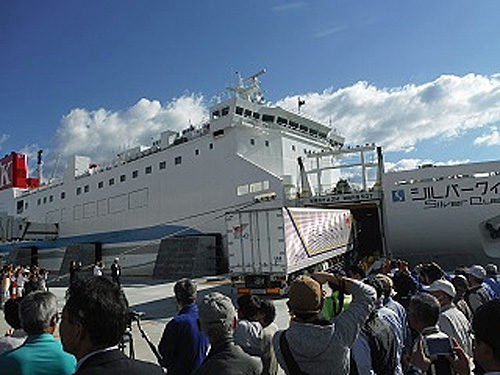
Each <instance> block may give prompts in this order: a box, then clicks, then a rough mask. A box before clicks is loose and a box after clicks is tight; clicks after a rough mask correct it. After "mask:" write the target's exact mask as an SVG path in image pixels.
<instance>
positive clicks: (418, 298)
mask: <svg viewBox="0 0 500 375" xmlns="http://www.w3.org/2000/svg"><path fill="white" fill-rule="evenodd" d="M439 313H440V305H439V301H438V300H437V298H436V297H434V296H432V295H430V294H427V293H422V294H417V295H415V296H413V297H412V299H411V300H410V306H409V311H408V318H409V323H410V327H411V328H413V329H414V330H415V331H416V332H418V334H419V335H418V337H417V338H416V340H415V344H414V347H413V351H412V353H411V355H410V358H409V363H408V365H409V370H408V371H407V372H406V373H407V374H427V375H452V374H454V373H455V372H454V369H453V367H452V363H451V362H452V360H453V357H454V352H453V345H452V340H451V338H450V337H449V336H448V335H447V334H446V333H444V332H441V331H440V330H439V328H438V326H437V324H438V320H439Z"/></svg>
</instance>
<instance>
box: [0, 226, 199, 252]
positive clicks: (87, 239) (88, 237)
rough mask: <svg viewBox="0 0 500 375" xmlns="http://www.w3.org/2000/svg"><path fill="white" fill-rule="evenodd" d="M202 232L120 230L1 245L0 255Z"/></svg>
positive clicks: (173, 228) (169, 228)
mask: <svg viewBox="0 0 500 375" xmlns="http://www.w3.org/2000/svg"><path fill="white" fill-rule="evenodd" d="M201 233H202V232H200V231H198V230H196V229H192V228H189V227H184V226H179V225H155V226H153V227H147V228H138V229H127V230H118V231H112V232H103V233H92V234H84V235H79V236H73V237H64V238H58V239H56V240H46V241H20V242H8V243H0V253H5V252H9V251H11V250H13V249H15V248H29V247H37V248H38V249H53V248H58V247H66V246H70V245H76V244H85V243H94V242H100V243H103V244H118V243H127V242H138V241H149V240H159V239H162V238H164V237H167V236H171V235H174V236H175V235H179V236H180V235H194V234H201Z"/></svg>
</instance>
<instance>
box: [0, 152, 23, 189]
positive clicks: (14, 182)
mask: <svg viewBox="0 0 500 375" xmlns="http://www.w3.org/2000/svg"><path fill="white" fill-rule="evenodd" d="M27 176H28V159H27V157H26V155H24V154H18V153H15V152H12V153H11V154H10V155H7V156H6V157H4V158H3V159H1V160H0V190H3V189H8V188H12V187H17V188H27V187H28V182H27V181H26V179H27Z"/></svg>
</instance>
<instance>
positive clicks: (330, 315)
mask: <svg viewBox="0 0 500 375" xmlns="http://www.w3.org/2000/svg"><path fill="white" fill-rule="evenodd" d="M351 300H352V296H351V295H350V294H344V307H343V308H342V311H344V310H345V309H347V308H348V307H349V305H350V304H351ZM338 305H339V292H338V291H337V290H336V291H334V292H332V294H331V295H330V296H328V297H326V298H325V304H324V306H323V317H324V318H325V319H326V320H328V321H329V322H332V321H333V320H334V319H335V318H336V317H337V315H338V314H335V310H338V308H337V306H338ZM342 311H340V312H342Z"/></svg>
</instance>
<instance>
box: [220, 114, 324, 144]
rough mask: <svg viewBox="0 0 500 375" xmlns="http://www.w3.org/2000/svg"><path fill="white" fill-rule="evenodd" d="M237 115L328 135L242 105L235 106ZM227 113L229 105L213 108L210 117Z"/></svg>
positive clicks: (313, 133) (321, 136)
mask: <svg viewBox="0 0 500 375" xmlns="http://www.w3.org/2000/svg"><path fill="white" fill-rule="evenodd" d="M234 112H235V113H236V114H237V115H239V116H243V117H252V118H254V119H256V120H260V119H262V121H263V122H275V120H276V123H277V124H278V125H283V126H288V127H290V128H292V129H295V130H299V131H301V132H304V133H309V134H310V135H313V136H318V137H320V138H326V137H327V136H328V134H327V133H323V132H320V131H318V130H316V129H311V128H309V127H307V126H305V125H302V124H299V123H298V122H295V121H292V120H288V119H286V118H283V117H280V116H278V117H277V118H276V117H275V116H272V115H266V114H262V116H261V114H260V113H258V112H252V111H251V110H249V109H246V108H242V107H236V108H235V111H234ZM228 114H229V107H224V108H222V109H221V110H215V111H213V112H212V118H213V119H218V118H219V117H221V116H227V115H228Z"/></svg>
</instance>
